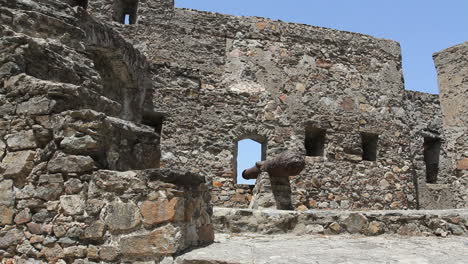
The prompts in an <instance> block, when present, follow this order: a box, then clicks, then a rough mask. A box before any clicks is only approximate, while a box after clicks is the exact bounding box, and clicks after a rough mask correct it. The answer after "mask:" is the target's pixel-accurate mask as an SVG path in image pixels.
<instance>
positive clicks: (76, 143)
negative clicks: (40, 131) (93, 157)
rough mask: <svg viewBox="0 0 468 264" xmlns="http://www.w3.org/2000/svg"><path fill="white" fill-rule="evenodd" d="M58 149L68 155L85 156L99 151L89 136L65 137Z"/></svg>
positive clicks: (95, 142)
mask: <svg viewBox="0 0 468 264" xmlns="http://www.w3.org/2000/svg"><path fill="white" fill-rule="evenodd" d="M60 147H61V148H62V149H63V150H64V151H65V152H66V153H70V154H86V153H90V152H93V151H97V150H98V149H99V144H98V142H97V141H96V140H94V139H93V138H92V137H91V136H89V135H86V136H84V137H66V138H64V139H63V140H62V142H60Z"/></svg>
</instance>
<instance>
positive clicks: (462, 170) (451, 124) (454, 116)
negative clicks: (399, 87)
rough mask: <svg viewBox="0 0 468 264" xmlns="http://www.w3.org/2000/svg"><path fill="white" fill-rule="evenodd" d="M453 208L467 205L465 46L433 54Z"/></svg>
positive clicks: (467, 61)
mask: <svg viewBox="0 0 468 264" xmlns="http://www.w3.org/2000/svg"><path fill="white" fill-rule="evenodd" d="M434 62H435V65H436V68H437V73H438V78H439V90H440V103H441V107H442V114H443V122H444V130H445V135H446V138H447V152H448V153H449V160H450V162H451V165H450V168H451V169H452V170H453V171H454V175H455V176H456V177H454V180H455V182H454V183H453V186H454V188H453V192H454V193H455V194H456V206H457V207H458V208H463V207H466V206H467V205H468V192H467V190H468V188H467V186H468V143H467V142H468V105H467V102H468V42H464V43H462V44H460V45H457V46H454V47H451V48H448V49H445V50H443V51H440V52H438V53H436V54H434Z"/></svg>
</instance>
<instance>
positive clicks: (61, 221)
mask: <svg viewBox="0 0 468 264" xmlns="http://www.w3.org/2000/svg"><path fill="white" fill-rule="evenodd" d="M126 15H128V16H129V19H128V20H129V22H130V25H124V24H123V22H124V17H125V16H126ZM0 21H1V23H0V50H1V53H0V261H5V262H7V263H8V262H9V261H16V262H17V263H30V262H34V263H54V262H61V263H64V262H66V263H87V262H89V261H91V262H93V261H94V262H102V263H116V262H125V261H129V262H132V261H137V260H151V261H157V262H159V261H164V260H163V259H164V258H165V257H168V256H169V259H166V260H167V262H169V263H171V262H170V256H174V255H175V256H177V255H179V254H181V253H183V252H184V251H185V250H187V249H190V248H193V247H195V246H199V245H203V244H205V243H210V242H212V241H213V239H214V237H213V236H214V234H213V223H212V216H213V209H212V205H217V206H223V207H234V208H239V207H240V208H244V207H248V206H249V204H250V203H251V202H252V196H253V195H254V193H253V190H252V189H253V186H247V185H240V184H237V183H236V177H235V175H236V158H237V157H236V156H237V142H238V141H239V140H241V139H245V138H250V139H253V140H256V141H258V142H259V143H261V144H262V146H263V159H267V158H272V157H275V156H276V155H278V154H279V153H282V152H283V151H286V150H288V151H296V152H298V153H301V155H303V156H304V157H305V160H306V168H305V170H304V171H303V172H302V173H301V174H300V175H299V176H295V177H291V178H290V179H289V180H286V181H284V182H282V183H281V185H280V186H271V184H273V183H274V182H273V183H272V181H269V176H268V175H267V174H266V173H265V172H264V173H262V179H261V182H260V183H259V184H257V187H258V188H256V193H255V195H256V197H260V198H261V199H260V198H259V199H257V200H256V202H254V203H252V207H254V206H256V207H258V208H261V207H273V208H275V207H276V208H278V207H279V206H278V204H280V203H279V202H281V204H282V203H283V201H279V200H278V199H277V198H278V197H274V196H272V188H273V187H274V188H276V189H278V188H280V189H281V190H282V191H283V193H287V194H288V196H287V197H282V198H285V199H289V200H290V201H289V203H290V204H291V208H288V209H296V210H306V209H309V208H310V209H315V208H316V209H337V210H334V211H333V212H335V213H336V215H334V216H333V217H332V218H330V219H329V217H327V216H326V215H327V213H323V215H325V218H326V219H322V217H318V218H314V217H312V216H310V217H309V215H314V213H313V211H311V212H309V213H305V214H301V213H298V212H284V213H282V215H283V216H284V218H285V219H290V221H289V220H288V221H286V222H284V226H283V227H284V230H283V231H288V230H290V229H294V230H296V231H297V230H299V231H300V230H303V228H305V225H315V227H317V228H318V229H320V228H321V229H324V230H327V229H329V228H333V227H335V228H336V229H337V228H338V227H340V228H341V226H343V227H346V228H347V230H348V231H349V228H350V226H351V224H353V223H355V222H356V221H354V220H352V219H353V218H350V219H351V220H349V221H351V222H352V223H351V224H347V222H348V220H345V219H343V221H341V219H339V212H340V211H339V210H342V209H363V210H368V209H411V208H417V207H418V206H419V207H420V208H428V209H434V208H453V207H456V208H466V207H467V200H468V198H467V193H466V192H467V188H466V186H467V174H466V172H467V165H466V163H467V162H466V160H467V157H468V155H467V146H466V137H467V133H466V127H467V120H466V118H467V116H468V115H467V108H466V107H467V106H466V104H465V102H466V96H467V94H468V93H467V91H466V89H467V86H466V85H467V82H466V76H467V72H466V71H467V68H468V67H467V66H466V61H467V60H466V57H467V45H466V43H465V44H461V45H459V46H456V47H452V48H449V49H447V50H445V51H442V52H440V53H437V54H436V55H435V61H436V66H437V69H438V72H439V86H440V89H441V94H440V98H439V97H438V96H436V95H429V94H424V93H419V92H411V91H405V90H404V83H403V77H402V72H401V53H400V49H399V45H398V43H396V42H394V41H390V40H384V39H376V38H373V37H370V36H366V35H362V34H357V33H350V32H342V31H336V30H332V29H325V28H318V27H313V26H306V25H299V24H291V23H284V22H279V21H271V20H268V19H264V18H243V17H235V16H227V15H221V14H214V13H209V12H201V11H194V10H187V9H177V8H174V3H173V1H171V0H159V1H156V0H146V1H145V0H140V1H137V0H102V1H86V0H38V1H31V0H15V1H12V0H0ZM252 165H253V164H252ZM205 176H206V177H205ZM274 184H277V183H274ZM210 200H211V201H210ZM280 209H285V208H280ZM231 210H232V212H231ZM220 212H221V213H220ZM246 212H247V213H246ZM258 212H259V211H255V210H243V211H242V210H239V211H237V210H235V209H222V210H218V215H217V216H215V217H214V219H215V221H217V222H216V224H217V228H218V229H219V230H227V229H229V228H234V229H239V228H240V227H239V226H244V227H245V228H246V230H255V229H257V230H259V229H261V227H260V224H256V223H255V222H251V223H250V224H249V225H244V223H245V221H247V220H245V218H246V217H250V216H252V215H256V216H259V217H257V218H256V219H255V221H258V222H257V223H265V222H267V223H268V222H269V221H270V220H268V219H269V218H270V215H268V216H267V217H266V218H265V217H263V216H262V213H258ZM348 214H349V213H348ZM399 214H400V213H399ZM275 215H276V212H273V216H272V217H273V218H277V217H276V216H275ZM321 215H322V214H321ZM352 215H353V217H354V216H356V217H357V218H358V220H359V219H361V220H363V219H364V220H365V221H361V222H362V226H361V227H362V230H360V231H359V232H361V233H362V232H363V233H365V234H367V231H366V230H367V229H366V228H367V227H369V228H370V225H371V224H372V225H373V227H376V226H375V225H376V223H375V222H382V223H383V224H382V227H383V226H385V225H387V226H390V227H389V228H388V230H390V231H391V232H397V233H399V231H398V230H399V229H400V228H399V225H400V224H398V223H395V221H394V218H393V216H394V215H392V213H390V215H388V214H386V213H385V212H384V213H382V214H381V216H380V214H378V215H377V216H374V215H373V213H369V214H368V215H367V216H361V213H359V214H358V213H353V214H352ZM401 215H403V214H400V216H401ZM404 215H406V214H404ZM416 215H417V216H416V217H414V216H413V214H412V213H408V217H407V218H405V217H406V216H404V217H403V218H401V217H400V218H401V219H400V220H398V221H402V223H404V224H407V225H406V227H403V231H405V230H406V229H408V230H409V231H411V230H413V229H420V230H426V229H427V230H429V229H430V230H434V234H442V233H441V232H440V230H442V231H443V232H446V231H447V230H448V231H450V232H452V233H453V234H463V233H465V229H466V220H462V219H461V218H460V217H459V215H458V213H457V214H456V215H452V212H447V213H446V214H445V213H444V219H439V217H438V216H437V217H435V216H434V215H432V214H431V213H430V212H426V213H424V214H416ZM426 215H427V217H426ZM239 216H240V217H239ZM387 216H388V217H387ZM304 217H306V218H307V219H308V220H304V221H303V220H300V219H302V218H304ZM463 217H464V216H463ZM348 218H349V217H348ZM348 218H346V219H348ZM367 218H368V219H367ZM426 218H427V219H426ZM429 218H431V219H429ZM433 218H434V219H435V220H434V219H433ZM436 218H437V219H436ZM425 219H426V220H428V219H429V220H430V221H425ZM463 219H464V218H463ZM277 220H278V221H280V222H282V221H283V220H284V219H283V217H280V218H278V219H277ZM309 220H310V221H309ZM322 220H323V221H322ZM329 220H333V221H335V222H336V225H335V224H333V223H329ZM368 220H372V221H373V222H370V223H369V226H368V223H367V221H368ZM374 220H375V221H374ZM407 220H408V221H409V220H411V221H413V222H411V223H410V222H408V221H407ZM248 221H250V220H248ZM252 221H253V220H252ZM426 222H427V223H426ZM289 223H291V225H290V224H289ZM294 223H297V226H295V225H294V227H293V224H294ZM447 223H449V224H450V225H448V224H447ZM252 225H253V226H252ZM271 225H273V228H279V227H281V224H276V223H275V222H271ZM318 225H320V228H319V227H318ZM332 226H333V227H332ZM408 226H409V227H408ZM415 226H416V228H414V227H415ZM407 227H408V228H407ZM439 229H440V230H439ZM373 230H377V229H375V228H374V229H373ZM379 230H380V231H379ZM388 230H387V231H388ZM438 230H439V231H438ZM460 230H461V231H460ZM264 231H265V230H264ZM335 231H336V230H335ZM335 231H334V232H335ZM377 231H378V232H376V233H379V234H380V233H381V232H386V230H385V228H382V229H378V230H377ZM448 231H447V232H448ZM262 232H263V231H262ZM265 232H269V231H265ZM314 232H315V231H314ZM411 232H412V231H411ZM411 232H410V233H411ZM428 232H429V231H428ZM431 232H432V231H431ZM335 233H339V232H335ZM403 233H404V232H403Z"/></svg>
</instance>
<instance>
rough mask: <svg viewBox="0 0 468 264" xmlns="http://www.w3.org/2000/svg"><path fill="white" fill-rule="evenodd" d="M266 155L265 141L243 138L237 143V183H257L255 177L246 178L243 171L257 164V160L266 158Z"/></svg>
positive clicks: (235, 165)
mask: <svg viewBox="0 0 468 264" xmlns="http://www.w3.org/2000/svg"><path fill="white" fill-rule="evenodd" d="M265 157H266V144H265V143H263V141H258V140H255V139H250V138H247V139H243V140H239V141H237V143H236V150H235V157H234V158H235V164H234V167H235V175H236V184H247V185H255V183H256V180H255V179H250V180H247V179H244V178H243V177H242V172H243V171H244V170H245V169H248V168H251V167H253V166H255V163H256V162H257V161H262V160H265Z"/></svg>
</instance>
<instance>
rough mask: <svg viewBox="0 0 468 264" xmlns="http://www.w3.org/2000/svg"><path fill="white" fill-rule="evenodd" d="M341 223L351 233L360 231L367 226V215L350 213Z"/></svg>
mask: <svg viewBox="0 0 468 264" xmlns="http://www.w3.org/2000/svg"><path fill="white" fill-rule="evenodd" d="M343 224H344V225H345V227H346V230H347V231H348V232H349V233H351V234H355V233H361V232H362V231H363V230H364V228H365V227H367V224H368V221H367V217H365V216H364V215H362V214H359V213H351V214H350V215H349V216H348V217H347V218H346V219H345V220H344V221H343Z"/></svg>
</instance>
